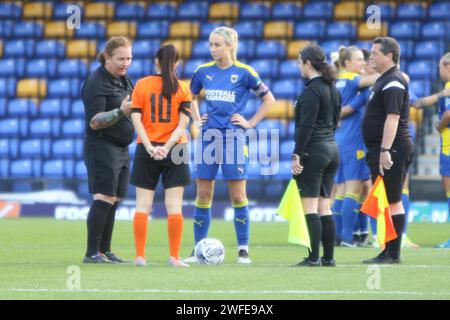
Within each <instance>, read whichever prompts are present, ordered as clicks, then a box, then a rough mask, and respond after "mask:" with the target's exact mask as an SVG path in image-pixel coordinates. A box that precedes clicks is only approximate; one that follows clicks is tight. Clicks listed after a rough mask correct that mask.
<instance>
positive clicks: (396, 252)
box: [387, 213, 405, 259]
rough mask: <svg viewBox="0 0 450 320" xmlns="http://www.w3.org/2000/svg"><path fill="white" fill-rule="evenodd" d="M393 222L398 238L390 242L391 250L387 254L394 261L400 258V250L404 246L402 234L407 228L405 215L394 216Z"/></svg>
mask: <svg viewBox="0 0 450 320" xmlns="http://www.w3.org/2000/svg"><path fill="white" fill-rule="evenodd" d="M392 222H393V224H394V229H395V232H396V233H397V238H395V239H394V240H391V241H389V248H388V250H387V253H388V255H389V257H391V258H392V259H398V258H400V249H401V246H402V234H403V229H404V227H405V214H404V213H402V214H396V215H394V216H392Z"/></svg>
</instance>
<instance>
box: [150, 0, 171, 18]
mask: <svg viewBox="0 0 450 320" xmlns="http://www.w3.org/2000/svg"><path fill="white" fill-rule="evenodd" d="M176 15H177V7H176V4H174V3H155V4H152V5H150V6H148V8H147V18H148V20H173V19H175V17H176Z"/></svg>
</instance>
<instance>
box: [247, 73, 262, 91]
mask: <svg viewBox="0 0 450 320" xmlns="http://www.w3.org/2000/svg"><path fill="white" fill-rule="evenodd" d="M253 72H254V74H252V73H251V72H250V71H249V72H248V73H247V87H248V88H250V89H253V90H256V89H257V87H258V85H259V84H260V83H261V79H260V78H259V75H258V74H257V73H256V71H253Z"/></svg>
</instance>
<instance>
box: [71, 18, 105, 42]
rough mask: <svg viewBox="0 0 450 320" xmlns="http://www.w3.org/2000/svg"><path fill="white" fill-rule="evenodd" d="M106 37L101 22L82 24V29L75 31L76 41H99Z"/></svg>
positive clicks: (103, 25)
mask: <svg viewBox="0 0 450 320" xmlns="http://www.w3.org/2000/svg"><path fill="white" fill-rule="evenodd" d="M105 35H106V28H105V24H104V23H102V22H83V27H82V28H80V29H75V38H77V39H99V38H104V37H105Z"/></svg>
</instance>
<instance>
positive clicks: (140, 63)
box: [128, 55, 154, 80]
mask: <svg viewBox="0 0 450 320" xmlns="http://www.w3.org/2000/svg"><path fill="white" fill-rule="evenodd" d="M148 56H149V57H151V55H148ZM153 56H154V55H153ZM152 71H153V63H152V61H151V60H150V59H133V62H132V63H131V65H130V67H129V68H128V75H129V76H130V78H131V79H135V80H138V79H140V78H142V77H146V76H148V75H150V74H151V73H152Z"/></svg>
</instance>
